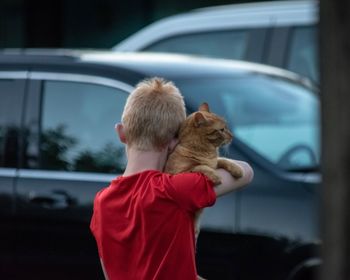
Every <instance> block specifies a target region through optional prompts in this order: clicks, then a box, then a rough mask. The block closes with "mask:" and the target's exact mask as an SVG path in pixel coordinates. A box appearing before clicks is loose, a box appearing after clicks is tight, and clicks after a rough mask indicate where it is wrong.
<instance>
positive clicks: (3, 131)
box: [0, 79, 25, 167]
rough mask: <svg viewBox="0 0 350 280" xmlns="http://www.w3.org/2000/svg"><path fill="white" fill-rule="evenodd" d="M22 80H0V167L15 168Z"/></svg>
mask: <svg viewBox="0 0 350 280" xmlns="http://www.w3.org/2000/svg"><path fill="white" fill-rule="evenodd" d="M24 85H25V82H24V80H15V79H2V80H0V100H1V101H0V167H16V165H17V157H18V141H19V127H20V120H21V111H22V102H23V94H24Z"/></svg>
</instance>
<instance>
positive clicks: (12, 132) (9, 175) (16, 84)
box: [0, 71, 27, 279]
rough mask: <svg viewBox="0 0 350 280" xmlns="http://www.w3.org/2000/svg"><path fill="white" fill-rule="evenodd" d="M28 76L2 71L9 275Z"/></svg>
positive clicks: (4, 254) (3, 257)
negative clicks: (21, 131)
mask: <svg viewBox="0 0 350 280" xmlns="http://www.w3.org/2000/svg"><path fill="white" fill-rule="evenodd" d="M26 77H27V73H26V72H25V71H23V72H8V71H0V100H1V101H0V228H1V230H0V274H1V277H5V278H7V279H11V277H12V276H13V275H12V271H13V268H14V267H13V257H14V255H13V251H14V247H13V246H14V220H13V214H14V211H15V205H14V200H13V192H14V189H15V183H16V175H17V167H18V155H19V146H20V142H19V135H20V127H21V120H22V109H23V100H24V94H25V85H26ZM5 278H4V279H5Z"/></svg>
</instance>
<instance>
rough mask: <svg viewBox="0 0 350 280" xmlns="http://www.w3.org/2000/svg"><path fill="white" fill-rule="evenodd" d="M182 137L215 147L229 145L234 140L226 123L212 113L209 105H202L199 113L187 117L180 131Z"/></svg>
mask: <svg viewBox="0 0 350 280" xmlns="http://www.w3.org/2000/svg"><path fill="white" fill-rule="evenodd" d="M181 136H187V138H191V137H193V138H195V139H197V140H198V141H199V142H201V143H204V142H206V143H210V144H212V145H213V146H215V147H220V146H222V145H226V144H229V143H230V142H231V140H232V138H233V135H232V132H231V131H230V130H229V129H228V127H227V124H226V121H225V120H224V119H223V118H222V117H219V116H218V115H216V114H214V113H211V112H210V110H209V105H208V104H207V103H203V104H202V105H200V106H199V109H198V111H197V112H194V113H192V114H191V115H189V116H188V117H187V119H186V121H185V122H184V124H183V125H182V128H181V130H180V137H181ZM193 140H194V139H193Z"/></svg>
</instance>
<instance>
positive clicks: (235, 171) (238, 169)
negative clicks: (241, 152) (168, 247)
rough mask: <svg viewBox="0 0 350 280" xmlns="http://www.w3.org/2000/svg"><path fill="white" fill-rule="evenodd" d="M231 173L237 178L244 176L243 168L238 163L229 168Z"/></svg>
mask: <svg viewBox="0 0 350 280" xmlns="http://www.w3.org/2000/svg"><path fill="white" fill-rule="evenodd" d="M228 171H229V172H230V174H231V175H232V176H233V177H235V178H237V179H238V178H241V177H243V169H242V167H240V166H239V165H237V164H234V165H232V166H231V167H230V170H228Z"/></svg>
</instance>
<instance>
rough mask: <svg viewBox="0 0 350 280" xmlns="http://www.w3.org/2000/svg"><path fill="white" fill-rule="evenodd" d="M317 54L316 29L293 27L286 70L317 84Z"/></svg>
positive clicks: (313, 27)
mask: <svg viewBox="0 0 350 280" xmlns="http://www.w3.org/2000/svg"><path fill="white" fill-rule="evenodd" d="M317 52H318V49H317V29H316V27H315V26H310V27H295V28H294V29H293V31H292V35H291V43H290V51H289V54H288V60H287V65H286V68H287V69H288V70H291V71H293V72H296V73H299V74H301V75H303V76H306V77H309V78H310V79H312V80H313V81H315V82H318V81H319V73H318V54H317Z"/></svg>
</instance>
